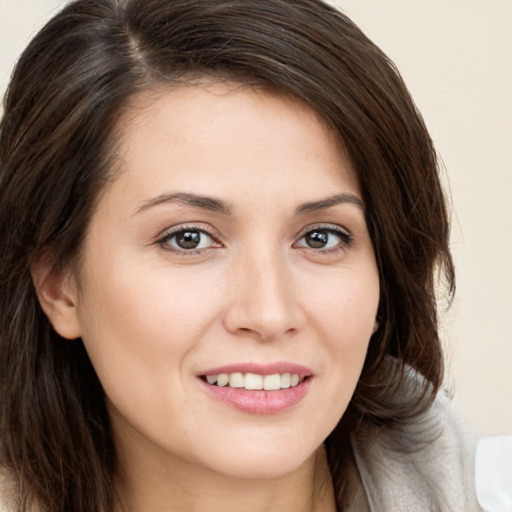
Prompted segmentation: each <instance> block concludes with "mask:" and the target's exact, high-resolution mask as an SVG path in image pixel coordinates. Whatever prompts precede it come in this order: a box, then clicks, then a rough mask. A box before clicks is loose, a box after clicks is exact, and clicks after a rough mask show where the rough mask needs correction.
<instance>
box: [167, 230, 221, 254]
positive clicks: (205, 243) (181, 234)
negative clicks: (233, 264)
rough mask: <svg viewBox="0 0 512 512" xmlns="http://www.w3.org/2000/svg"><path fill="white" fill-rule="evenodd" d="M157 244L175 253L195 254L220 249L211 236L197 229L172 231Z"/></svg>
mask: <svg viewBox="0 0 512 512" xmlns="http://www.w3.org/2000/svg"><path fill="white" fill-rule="evenodd" d="M158 244H159V245H161V246H163V247H164V248H165V249H167V250H172V251H177V252H196V251H200V250H202V249H209V248H211V247H220V244H218V243H217V242H216V241H215V240H214V239H213V237H212V236H211V235H209V234H208V233H207V232H206V231H204V230H203V229H199V228H180V229H178V230H175V231H172V232H170V233H167V234H166V235H165V236H164V237H162V238H161V239H160V240H158Z"/></svg>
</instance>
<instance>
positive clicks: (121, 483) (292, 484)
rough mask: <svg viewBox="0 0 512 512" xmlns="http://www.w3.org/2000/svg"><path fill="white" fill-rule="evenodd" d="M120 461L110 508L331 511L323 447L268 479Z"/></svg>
mask: <svg viewBox="0 0 512 512" xmlns="http://www.w3.org/2000/svg"><path fill="white" fill-rule="evenodd" d="M120 462H121V468H122V470H121V471H120V474H119V475H118V478H117V485H116V496H117V497H119V500H118V503H117V504H116V506H115V507H114V510H115V512H185V511H186V512H235V511H236V512H239V511H240V510H243V511H244V512H271V511H275V510H283V511H293V512H334V511H335V504H334V495H333V489H332V482H331V477H330V473H329V468H328V466H327V460H326V456H325V450H324V448H323V446H322V447H320V448H319V449H318V450H317V451H316V452H315V453H314V454H313V455H312V456H311V457H310V458H309V459H308V460H306V461H305V462H304V464H302V465H301V466H300V467H299V468H297V469H296V470H295V471H293V472H292V473H289V474H286V475H283V476H280V477H277V478H271V479H264V478H260V479H245V478H233V477H228V476H225V475H221V474H218V473H212V472H209V471H208V470H205V469H203V468H199V467H197V466H194V465H192V464H191V465H189V466H188V467H183V464H180V471H179V473H178V474H176V473H175V472H173V471H172V468H171V469H167V468H166V469H162V467H160V468H159V469H158V470H157V471H155V470H154V469H155V468H151V467H148V465H147V464H143V465H140V464H139V465H137V466H133V465H132V466H126V465H125V464H123V461H120ZM130 467H131V468H132V469H129V468H130ZM134 468H136V469H134ZM152 469H153V470H152Z"/></svg>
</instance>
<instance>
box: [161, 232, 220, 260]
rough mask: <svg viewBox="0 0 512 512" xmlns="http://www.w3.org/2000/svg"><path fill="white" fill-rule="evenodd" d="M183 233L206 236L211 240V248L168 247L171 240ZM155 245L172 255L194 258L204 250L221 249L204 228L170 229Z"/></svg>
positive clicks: (218, 243)
mask: <svg viewBox="0 0 512 512" xmlns="http://www.w3.org/2000/svg"><path fill="white" fill-rule="evenodd" d="M182 233H183V234H185V233H195V234H199V235H206V236H208V237H209V238H210V239H211V240H212V246H210V247H202V248H199V249H183V248H180V247H172V246H170V245H169V241H171V240H172V239H173V238H175V237H177V236H178V235H180V234H182ZM156 243H157V245H159V246H160V247H162V249H164V250H165V251H169V252H172V253H174V254H177V255H178V256H185V257H186V256H195V255H198V254H201V253H202V252H204V251H205V250H209V249H213V248H216V247H222V244H221V243H220V242H218V241H217V239H216V237H215V235H214V234H213V233H211V232H210V231H209V230H207V229H205V228H201V227H198V226H180V227H179V228H176V229H172V230H171V231H168V232H167V233H165V234H164V236H162V237H161V238H159V239H158V240H157V242H156Z"/></svg>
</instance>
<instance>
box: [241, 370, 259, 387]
mask: <svg viewBox="0 0 512 512" xmlns="http://www.w3.org/2000/svg"><path fill="white" fill-rule="evenodd" d="M244 388H245V389H263V375H256V374H255V373H246V374H245V378H244Z"/></svg>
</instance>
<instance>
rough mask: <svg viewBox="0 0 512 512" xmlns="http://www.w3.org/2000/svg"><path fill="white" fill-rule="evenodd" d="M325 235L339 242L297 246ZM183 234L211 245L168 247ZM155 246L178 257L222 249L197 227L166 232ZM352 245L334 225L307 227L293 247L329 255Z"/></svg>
mask: <svg viewBox="0 0 512 512" xmlns="http://www.w3.org/2000/svg"><path fill="white" fill-rule="evenodd" d="M315 232H316V233H327V234H328V235H334V236H336V237H338V239H339V242H338V243H337V244H336V245H335V246H334V247H329V248H327V249H325V248H320V247H318V248H315V247H310V246H307V245H299V242H300V241H301V240H303V239H304V238H305V237H306V236H308V235H312V234H313V233H315ZM185 233H193V234H199V235H206V236H207V237H209V238H210V239H211V240H212V243H211V245H210V246H209V247H200V248H199V249H196V248H191V249H184V248H180V247H172V246H170V244H169V242H170V241H171V240H173V239H174V238H175V237H177V236H178V235H180V234H185ZM156 243H157V245H159V246H160V247H161V248H162V249H164V250H166V251H170V252H173V253H174V254H177V255H179V256H185V257H186V256H195V255H198V254H201V253H203V252H204V251H208V250H211V249H213V248H218V247H222V244H221V243H220V242H219V241H218V240H217V239H216V237H215V235H214V234H213V233H211V232H210V231H209V230H207V229H205V228H201V227H198V226H180V227H179V228H176V229H172V230H171V231H168V232H167V233H165V234H164V235H163V236H162V237H161V238H159V239H158V240H157V242H156ZM352 243H353V239H352V236H351V235H350V234H349V233H348V232H347V231H345V230H343V229H341V228H340V227H339V226H335V225H331V224H329V225H317V226H313V227H308V228H307V229H306V230H304V231H303V232H302V234H301V235H300V237H299V238H298V240H297V242H295V243H294V244H293V246H294V247H297V248H300V249H305V250H309V251H313V252H315V253H324V254H331V253H333V252H337V251H340V250H345V249H347V248H349V247H350V246H351V245H352Z"/></svg>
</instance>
